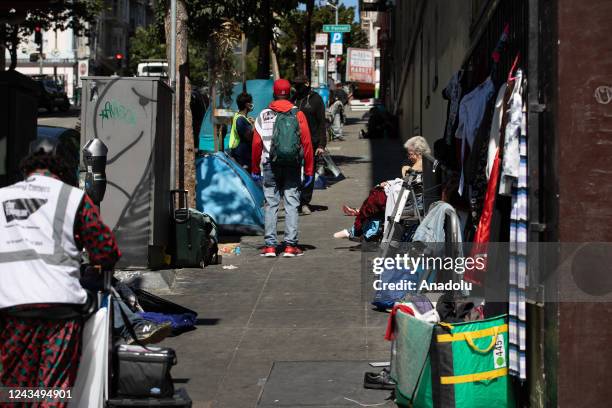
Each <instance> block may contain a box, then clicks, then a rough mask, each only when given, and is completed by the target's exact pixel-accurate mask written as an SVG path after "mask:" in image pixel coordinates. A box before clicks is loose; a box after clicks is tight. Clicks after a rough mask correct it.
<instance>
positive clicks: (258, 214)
mask: <svg viewBox="0 0 612 408" xmlns="http://www.w3.org/2000/svg"><path fill="white" fill-rule="evenodd" d="M263 203H264V195H263V191H262V189H261V187H260V186H258V185H257V184H256V183H255V182H254V181H253V179H251V176H250V175H249V174H248V173H247V172H246V171H245V170H244V169H242V168H241V167H240V166H239V165H238V164H237V163H236V162H235V161H234V160H233V159H232V158H230V157H229V156H228V155H227V154H226V153H225V152H216V153H206V154H204V155H203V156H201V157H200V158H198V160H197V161H196V208H197V209H198V211H201V212H203V213H206V214H208V215H210V216H211V217H212V218H213V219H214V220H215V222H216V223H217V225H218V226H219V230H220V232H221V234H226V235H261V234H263V229H264V215H263Z"/></svg>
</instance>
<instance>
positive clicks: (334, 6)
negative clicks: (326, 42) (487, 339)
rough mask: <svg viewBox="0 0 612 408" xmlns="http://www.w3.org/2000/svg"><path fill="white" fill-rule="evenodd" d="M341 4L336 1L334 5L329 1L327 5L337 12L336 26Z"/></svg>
mask: <svg viewBox="0 0 612 408" xmlns="http://www.w3.org/2000/svg"><path fill="white" fill-rule="evenodd" d="M339 4H340V0H336V4H334V3H332V2H331V1H329V0H327V5H328V6H330V7H333V8H334V10H335V11H336V25H338V5H339Z"/></svg>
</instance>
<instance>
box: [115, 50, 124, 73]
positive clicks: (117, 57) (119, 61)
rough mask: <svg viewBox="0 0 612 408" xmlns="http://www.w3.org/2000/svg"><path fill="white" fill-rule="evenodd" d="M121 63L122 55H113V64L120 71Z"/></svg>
mask: <svg viewBox="0 0 612 408" xmlns="http://www.w3.org/2000/svg"><path fill="white" fill-rule="evenodd" d="M122 62H123V54H122V53H120V52H118V53H116V54H115V64H117V69H121V67H122Z"/></svg>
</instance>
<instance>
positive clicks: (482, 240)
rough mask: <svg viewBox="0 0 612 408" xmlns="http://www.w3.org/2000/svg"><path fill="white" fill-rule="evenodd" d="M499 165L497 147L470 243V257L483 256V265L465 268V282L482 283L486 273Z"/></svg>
mask: <svg viewBox="0 0 612 408" xmlns="http://www.w3.org/2000/svg"><path fill="white" fill-rule="evenodd" d="M500 165H501V159H500V157H499V148H498V149H497V151H496V152H495V161H494V162H493V167H492V168H491V177H490V178H489V184H487V193H486V195H485V201H484V205H483V209H482V215H481V216H480V221H479V222H478V228H477V229H476V236H475V237H474V244H473V245H472V251H471V253H470V257H472V258H476V257H483V258H485V267H484V268H483V269H475V268H472V269H467V270H466V271H465V274H464V276H463V278H464V280H465V281H467V282H471V283H474V284H476V285H482V281H483V276H484V274H485V273H486V269H487V268H486V263H487V262H486V257H487V250H488V247H489V239H490V235H491V220H492V218H493V207H494V206H495V197H496V195H497V183H498V181H499V167H500Z"/></svg>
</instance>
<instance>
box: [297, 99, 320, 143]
mask: <svg viewBox="0 0 612 408" xmlns="http://www.w3.org/2000/svg"><path fill="white" fill-rule="evenodd" d="M295 106H297V107H298V109H299V110H300V111H302V112H303V113H304V115H305V116H306V121H307V122H308V128H309V129H310V136H311V139H312V148H313V149H315V150H316V149H317V147H321V148H324V147H325V146H326V145H327V137H326V134H325V104H324V103H323V98H321V96H320V95H319V94H318V93H316V92H315V91H313V90H309V91H308V93H307V94H306V96H304V97H298V98H297V99H296V101H295Z"/></svg>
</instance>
